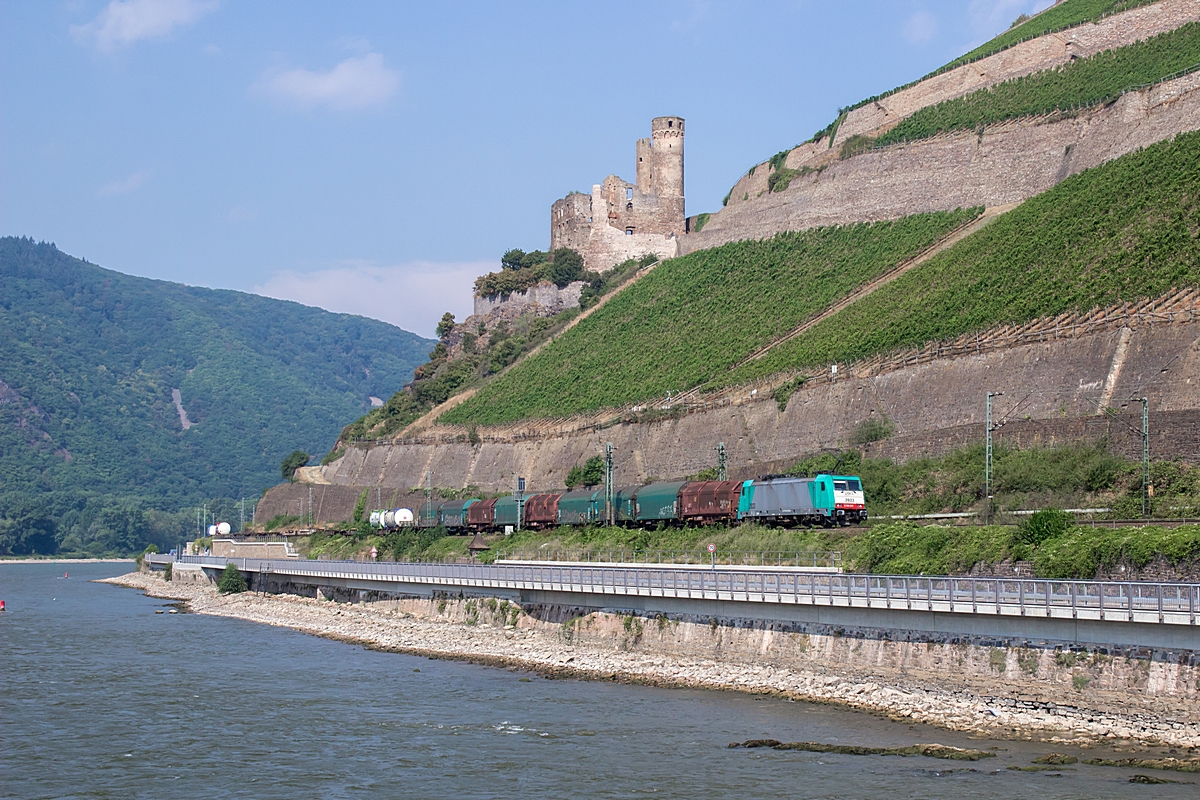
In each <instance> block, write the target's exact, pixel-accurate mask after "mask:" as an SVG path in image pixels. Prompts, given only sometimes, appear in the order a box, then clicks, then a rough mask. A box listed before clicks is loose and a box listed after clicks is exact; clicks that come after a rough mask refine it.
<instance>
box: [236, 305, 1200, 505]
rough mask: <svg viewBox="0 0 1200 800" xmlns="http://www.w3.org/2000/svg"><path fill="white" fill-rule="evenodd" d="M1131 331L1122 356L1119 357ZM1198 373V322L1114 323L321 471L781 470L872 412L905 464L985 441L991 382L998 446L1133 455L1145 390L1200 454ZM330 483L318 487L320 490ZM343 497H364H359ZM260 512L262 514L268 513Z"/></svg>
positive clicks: (359, 456)
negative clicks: (610, 460) (662, 416)
mask: <svg viewBox="0 0 1200 800" xmlns="http://www.w3.org/2000/svg"><path fill="white" fill-rule="evenodd" d="M1123 337H1124V338H1125V339H1126V340H1127V344H1126V348H1125V355H1124V358H1123V359H1118V358H1116V356H1117V354H1118V350H1119V346H1120V342H1121V340H1122V338H1123ZM1164 370H1165V371H1164ZM1197 374H1200V323H1183V324H1175V325H1164V326H1154V327H1150V326H1145V327H1139V328H1137V329H1135V330H1130V329H1121V330H1109V331H1105V332H1102V333H1098V334H1094V335H1087V336H1079V337H1077V338H1064V339H1050V340H1048V341H1045V342H1039V343H1035V344H1028V345H1023V346H1019V347H1013V348H1011V349H1006V350H997V351H992V352H984V353H981V354H978V355H967V356H960V357H957V358H944V359H936V358H935V359H934V360H932V361H929V362H926V363H921V364H919V365H916V366H910V367H907V368H902V369H898V370H895V371H892V372H885V373H883V374H880V375H873V376H855V375H846V377H844V378H839V379H837V380H836V381H833V382H824V383H820V384H817V385H812V386H804V387H801V388H800V389H798V390H797V391H796V392H795V393H794V394H793V395H792V397H791V400H790V402H789V403H788V405H787V409H786V410H785V411H783V412H780V410H779V408H778V406H777V404H776V403H775V401H774V400H773V399H772V398H770V397H762V399H757V396H756V398H754V399H753V400H751V398H748V397H747V398H740V401H741V404H739V405H729V406H721V407H717V408H712V409H709V410H704V411H697V412H694V413H691V414H687V415H685V416H683V417H682V418H680V419H675V420H666V421H662V422H655V423H623V424H618V425H614V426H612V427H609V428H606V429H603V430H596V429H588V430H582V431H576V432H573V433H566V434H561V435H560V434H554V435H547V436H544V437H532V436H531V437H529V438H528V439H524V440H518V441H505V442H500V441H488V438H487V435H488V431H487V429H486V428H480V429H479V433H480V435H481V437H482V439H483V441H482V442H481V443H480V444H471V443H469V442H467V441H466V440H465V438H464V440H462V441H458V442H445V443H435V442H429V443H404V442H402V441H401V442H398V443H394V444H386V445H378V446H372V447H361V446H360V447H354V448H351V449H350V450H348V451H347V453H346V455H344V456H343V457H342V458H340V459H338V460H337V461H335V462H334V463H332V464H330V465H329V466H327V467H326V468H325V473H324V474H325V478H326V479H327V480H329V481H330V482H331V483H333V484H336V485H341V486H375V485H379V486H384V487H391V488H396V489H408V488H410V487H413V486H419V485H421V483H422V482H423V480H424V476H425V473H426V472H427V471H429V470H432V471H433V473H434V476H435V478H434V482H435V483H436V484H437V485H439V486H452V487H461V486H467V485H474V486H478V487H480V488H481V489H483V490H485V491H504V490H506V489H509V488H511V485H512V480H513V476H514V475H521V476H524V477H525V478H526V479H527V481H528V484H527V485H528V487H529V490H530V491H548V490H552V489H558V488H561V487H562V486H563V481H564V478H565V476H566V473H567V471H569V470H570V468H571V467H573V466H575V465H576V464H578V463H580V462H582V461H584V460H586V459H587V458H589V457H590V456H593V455H596V454H598V453H601V452H603V449H604V445H605V443H606V442H612V444H613V451H614V459H615V467H616V481H617V483H618V484H619V485H629V484H639V483H642V482H644V481H646V480H649V479H651V478H658V479H668V478H676V477H683V476H687V475H691V474H694V473H697V472H699V471H701V470H703V469H706V468H708V467H711V466H713V465H714V464H715V462H716V453H715V449H714V448H715V447H716V445H717V443H718V442H724V443H725V448H726V453H727V458H728V463H729V467H730V469H731V470H732V471H733V473H734V474H735V475H737V476H745V477H751V476H753V475H755V474H762V473H764V472H771V471H777V470H779V469H781V468H783V467H786V466H787V465H789V464H791V463H795V461H796V460H798V459H799V458H802V457H804V456H806V455H809V454H811V453H814V452H817V451H820V450H822V449H826V448H840V447H845V446H847V445H848V444H849V443H850V439H851V436H852V435H853V433H854V430H855V429H856V427H857V426H858V425H859V424H860V423H861V422H862V421H863V420H865V419H867V418H869V417H871V416H872V415H886V416H887V417H888V418H889V419H891V420H892V421H893V422H894V423H895V433H894V435H893V437H892V438H890V439H888V440H887V441H884V442H879V443H876V444H873V445H870V446H869V447H868V452H869V453H871V454H872V455H879V456H886V457H890V458H895V459H898V460H901V461H903V460H906V459H908V458H911V457H914V456H918V455H925V454H930V455H933V454H938V453H942V452H946V451H947V450H951V449H955V448H958V447H962V446H964V445H966V444H970V443H972V442H977V441H980V440H981V439H982V436H983V433H982V427H983V422H984V395H985V393H986V392H988V391H993V392H1003V393H1004V396H1003V397H1001V398H999V399H998V400H997V401H996V405H995V409H994V413H995V415H996V419H997V420H1001V419H1003V420H1005V421H1006V424H1005V425H1004V426H1003V427H1002V428H1001V429H1000V430H999V431H998V433H997V437H998V440H999V441H1001V442H1010V443H1012V444H1013V445H1014V446H1021V447H1027V446H1030V445H1034V444H1057V443H1061V442H1067V441H1077V440H1096V439H1099V438H1101V437H1103V436H1107V437H1108V438H1109V439H1110V440H1111V442H1112V443H1113V445H1114V446H1115V447H1118V448H1120V449H1122V450H1127V451H1128V452H1129V454H1130V455H1135V452H1134V451H1133V450H1129V448H1131V447H1135V445H1137V442H1135V441H1133V438H1131V434H1130V433H1129V426H1133V427H1134V428H1136V429H1138V430H1140V411H1141V406H1140V402H1138V401H1137V400H1136V398H1140V397H1142V396H1146V397H1148V398H1149V401H1150V409H1151V431H1152V437H1153V438H1152V442H1151V452H1152V453H1153V454H1154V455H1155V456H1156V457H1172V456H1180V457H1183V458H1189V459H1198V458H1200V380H1193V379H1192V377H1191V376H1195V375H1197ZM1110 384H1111V387H1112V389H1111V395H1110V396H1109V400H1108V401H1107V403H1105V404H1106V405H1111V406H1113V407H1114V408H1115V409H1116V410H1117V411H1118V412H1119V413H1120V414H1121V415H1123V417H1122V419H1121V420H1114V419H1111V418H1109V417H1103V416H1099V413H1098V412H1099V404H1100V403H1102V402H1104V400H1103V398H1104V396H1105V392H1106V387H1107V386H1109V385H1110ZM764 394H765V393H764ZM1137 452H1138V453H1140V450H1139V451H1137ZM307 488H308V487H303V488H297V489H289V488H288V487H286V486H285V487H283V488H282V490H281V494H282V493H286V492H288V491H291V492H299V493H300V494H301V498H303V497H306V496H307V495H306V494H304V492H307ZM321 488H322V487H319V486H314V487H313V491H314V492H318V491H319V490H320V489H321ZM272 491H275V490H272ZM314 496H316V495H314ZM323 497H332V495H323ZM296 499H297V498H292V500H291V502H292V503H295V501H296ZM265 500H266V498H264V501H265ZM272 502H274V498H272ZM314 502H315V501H314ZM326 502H330V501H326ZM337 502H339V503H341V504H343V505H345V504H348V505H349V506H350V508H351V509H352V507H353V503H352V502H350V500H349V499H348V498H347V499H342V500H340V501H337ZM283 507H286V501H285V503H284V506H283ZM262 508H263V506H260V512H259V514H260V516H259V519H260V520H262V519H266V518H269V517H268V516H263V511H262V510H261V509H262ZM288 513H295V512H288ZM338 513H344V511H343V510H339V512H338ZM342 518H345V517H342Z"/></svg>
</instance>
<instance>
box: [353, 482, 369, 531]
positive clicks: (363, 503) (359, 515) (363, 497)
mask: <svg viewBox="0 0 1200 800" xmlns="http://www.w3.org/2000/svg"><path fill="white" fill-rule="evenodd" d="M370 491H371V490H370V489H363V490H362V494H360V495H359V496H358V502H357V503H355V504H354V519H353V522H354V523H355V524H357V523H359V522H362V521H363V514H364V513H365V512H366V510H367V494H368V493H369V492H370Z"/></svg>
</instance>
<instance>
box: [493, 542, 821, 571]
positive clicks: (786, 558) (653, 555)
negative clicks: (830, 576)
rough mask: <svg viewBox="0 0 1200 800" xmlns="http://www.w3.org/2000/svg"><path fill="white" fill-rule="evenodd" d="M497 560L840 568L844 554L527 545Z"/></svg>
mask: <svg viewBox="0 0 1200 800" xmlns="http://www.w3.org/2000/svg"><path fill="white" fill-rule="evenodd" d="M496 559H497V560H505V561H561V562H564V563H566V562H569V563H573V564H574V563H582V564H591V563H593V562H597V563H603V564H669V565H673V564H678V565H693V566H701V567H702V566H709V565H712V564H713V563H716V564H718V565H720V566H738V567H799V568H803V567H810V568H817V567H826V568H832V569H838V568H840V567H841V563H842V554H841V552H839V551H830V552H823V551H804V550H801V551H798V552H797V551H792V552H786V551H771V550H746V551H741V550H717V551H715V552H713V553H709V552H708V551H707V550H704V549H699V550H614V549H612V548H607V549H603V550H550V549H548V548H547V549H546V550H542V549H540V548H536V547H535V548H524V549H516V550H497V551H496Z"/></svg>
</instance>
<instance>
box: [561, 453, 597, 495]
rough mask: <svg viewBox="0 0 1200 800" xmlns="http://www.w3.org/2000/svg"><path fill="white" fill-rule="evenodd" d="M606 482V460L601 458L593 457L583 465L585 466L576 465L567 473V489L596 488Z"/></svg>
mask: <svg viewBox="0 0 1200 800" xmlns="http://www.w3.org/2000/svg"><path fill="white" fill-rule="evenodd" d="M603 481H604V459H603V458H602V457H600V456H592V457H591V458H589V459H588V460H587V461H585V462H584V463H583V466H580V465H578V464H576V465H575V466H573V467H571V469H570V471H569V472H568V473H567V480H566V484H567V488H568V489H574V488H575V487H576V486H595V485H597V484H599V483H602V482H603Z"/></svg>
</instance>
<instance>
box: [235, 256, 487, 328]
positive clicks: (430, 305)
mask: <svg viewBox="0 0 1200 800" xmlns="http://www.w3.org/2000/svg"><path fill="white" fill-rule="evenodd" d="M498 266H499V265H497V264H494V263H491V262H474V263H438V262H429V261H418V262H414V263H410V264H402V265H397V266H386V267H381V266H376V265H374V264H369V263H366V262H348V263H346V264H345V265H343V266H340V267H335V268H332V269H325V270H318V271H315V272H295V271H291V270H285V271H281V272H277V273H275V274H274V275H272V276H271V277H270V278H268V279H267V281H266V282H265V283H263V284H262V285H260V286H256V287H254V289H252V291H253V292H255V293H257V294H261V295H266V296H267V297H274V298H277V299H279V300H295V301H296V302H298V303H304V304H305V305H310V306H317V307H319V308H323V309H325V310H327V311H338V312H342V313H346V314H361V315H362V316H364V317H373V318H374V319H379V320H383V321H384V322H390V323H391V324H393V325H396V326H398V327H401V328H404V329H405V330H407V331H412V332H413V333H418V334H420V335H422V336H428V337H433V336H434V329H435V328H436V327H437V323H438V320H440V319H441V318H442V314H444V313H445V312H447V311H449V312H450V313H452V314H454V316H455V318H456V319H457V320H458V321H459V322H462V321H463V320H464V319H466V318H467V317H468V316H470V315H471V312H472V311H473V310H474V303H473V300H472V286H473V285H474V283H475V278H477V277H478V276H480V275H482V274H484V273H485V272H490V271H492V270H494V269H497V268H498Z"/></svg>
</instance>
